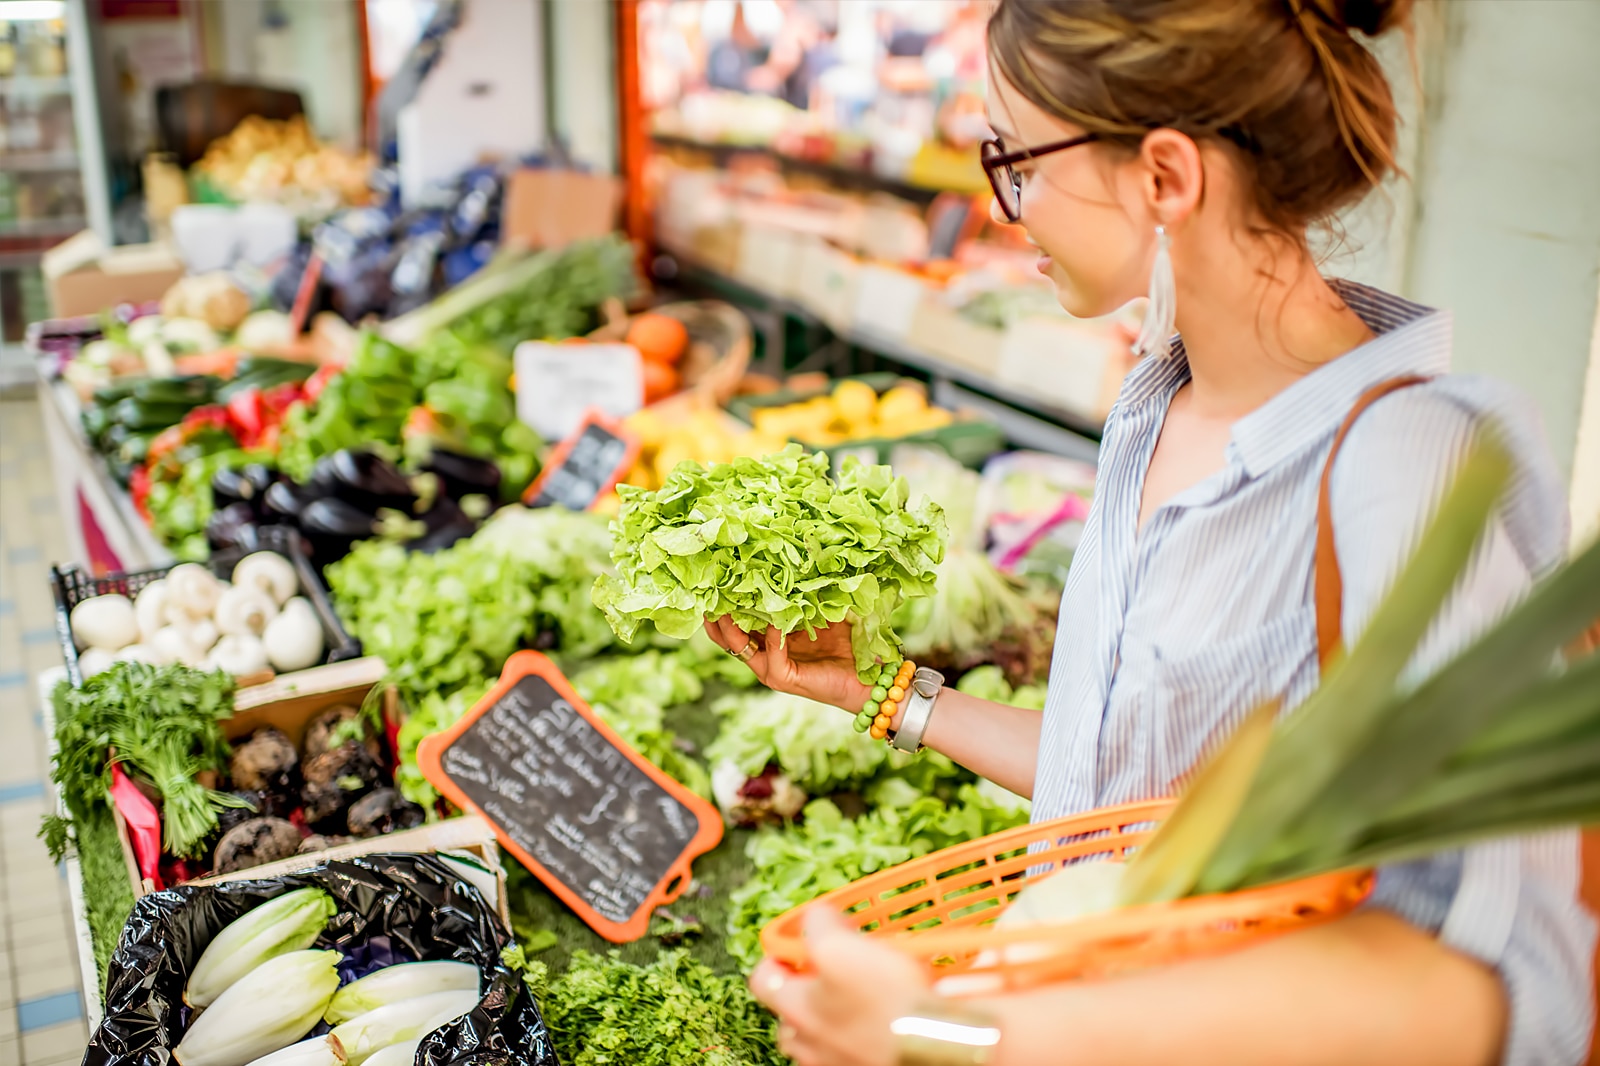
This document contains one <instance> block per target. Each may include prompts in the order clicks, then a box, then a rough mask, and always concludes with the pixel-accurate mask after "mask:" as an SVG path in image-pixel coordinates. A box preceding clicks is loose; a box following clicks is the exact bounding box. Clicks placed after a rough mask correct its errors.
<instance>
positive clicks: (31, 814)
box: [0, 399, 88, 1066]
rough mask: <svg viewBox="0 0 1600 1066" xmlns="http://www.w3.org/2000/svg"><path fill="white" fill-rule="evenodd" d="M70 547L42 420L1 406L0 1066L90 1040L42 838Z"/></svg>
mask: <svg viewBox="0 0 1600 1066" xmlns="http://www.w3.org/2000/svg"><path fill="white" fill-rule="evenodd" d="M61 543H62V537H61V523H60V519H59V517H58V515H57V511H56V502H55V490H54V486H53V484H52V482H51V478H50V460H49V456H48V454H47V453H46V450H45V441H44V430H43V427H42V426H41V424H40V422H39V414H38V409H37V407H36V406H35V404H34V401H32V400H31V399H28V400H11V399H8V400H5V401H0V915H3V919H4V920H3V922H0V1066H21V1064H26V1066H45V1064H56V1063H68V1062H78V1061H80V1060H81V1059H82V1058H83V1048H84V1044H85V1043H86V1042H87V1040H88V1037H87V1034H86V1033H85V1030H84V1020H83V1018H84V1015H83V1003H82V998H81V996H80V994H79V989H80V988H81V987H82V986H81V984H80V982H79V980H78V962H77V958H78V956H77V950H76V947H75V946H74V941H73V936H72V916H71V911H70V910H69V907H68V903H67V883H66V880H65V878H64V876H63V873H62V870H61V869H60V868H59V867H57V866H55V865H54V864H52V863H51V862H50V858H49V856H48V855H47V854H46V852H45V849H44V845H43V844H42V843H40V841H39V840H38V838H37V837H36V836H35V835H34V834H35V833H36V832H37V831H38V828H39V819H40V817H41V816H42V815H43V814H44V811H45V804H46V802H47V800H46V788H47V784H46V782H47V764H46V760H45V746H44V735H43V732H42V731H41V729H40V721H39V713H38V712H39V708H38V705H37V698H36V696H35V693H36V692H37V691H38V686H37V684H36V683H35V679H36V678H37V676H38V675H39V673H40V672H41V671H43V670H46V669H48V668H50V667H52V666H58V665H60V662H61V653H60V651H59V650H58V648H57V645H56V636H55V622H54V617H53V606H52V602H51V597H50V586H49V576H48V575H49V572H50V564H51V562H53V561H57V560H56V559H55V556H56V555H58V554H59V553H60V547H59V545H61Z"/></svg>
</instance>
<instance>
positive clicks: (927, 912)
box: [761, 800, 1374, 996]
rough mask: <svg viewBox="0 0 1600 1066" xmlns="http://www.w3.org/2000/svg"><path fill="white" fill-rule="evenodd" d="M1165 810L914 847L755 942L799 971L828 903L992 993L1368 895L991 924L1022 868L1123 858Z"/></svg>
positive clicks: (1211, 899) (1262, 929)
mask: <svg viewBox="0 0 1600 1066" xmlns="http://www.w3.org/2000/svg"><path fill="white" fill-rule="evenodd" d="M1172 807H1173V801H1171V800H1156V801H1151V802H1146V803H1130V804H1126V805H1124V806H1120V807H1106V808H1102V809H1100V810H1095V811H1089V812H1087V813H1085V814H1080V815H1074V816H1071V817H1068V818H1059V819H1056V820H1055V821H1050V822H1040V823H1038V824H1036V825H1027V826H1021V827H1019V828H1016V829H1011V830H1007V831H1006V832H1003V833H996V834H994V835H992V836H987V837H984V838H982V839H981V840H974V841H969V842H968V843H965V844H958V845H956V846H955V847H951V848H946V849H944V850H943V851H937V852H934V853H933V854H931V855H925V856H923V857H922V858H920V859H914V860H912V861H911V862H907V863H903V864H901V865H899V866H896V867H893V868H892V869H888V870H883V871H881V872H879V873H876V874H873V875H871V876H868V877H863V878H861V879H860V880H858V881H856V882H854V883H852V884H849V885H846V886H844V887H843V888H839V889H835V890H834V891H832V892H829V893H828V894H826V895H824V896H822V897H820V898H819V899H817V900H814V901H812V902H811V903H808V904H806V905H805V906H804V907H797V908H795V909H794V910H792V911H790V912H789V913H787V914H785V915H783V916H782V917H779V918H777V919H775V920H774V921H772V922H771V923H770V924H768V925H767V927H766V928H765V929H763V930H762V931H761V944H762V947H763V949H764V950H765V951H766V953H767V955H768V956H769V957H770V958H773V959H776V960H778V961H780V962H782V963H785V964H786V965H788V966H790V967H793V968H794V969H797V970H802V971H803V970H805V969H806V968H807V967H808V966H809V962H810V960H809V958H808V956H807V953H806V942H805V937H804V935H803V932H802V929H801V925H802V918H801V916H802V913H803V912H804V911H805V910H806V909H807V908H809V907H812V906H824V907H830V908H833V909H835V910H838V911H839V912H841V913H842V914H844V915H845V917H847V918H848V919H849V920H850V921H851V922H852V923H854V924H856V925H858V926H859V927H860V928H861V930H862V931H863V932H865V933H868V934H870V935H873V936H878V937H882V938H884V939H885V940H886V941H887V942H888V943H889V944H891V945H892V946H894V947H896V948H898V949H900V950H901V951H903V952H905V953H906V954H907V955H910V956H912V957H913V958H915V959H917V960H918V961H919V962H921V963H923V964H924V965H926V966H927V967H928V969H929V971H930V974H931V975H932V977H933V978H934V981H935V989H936V990H937V991H938V992H939V993H941V994H943V995H951V996H977V995H993V994H995V993H997V992H1002V991H1006V990H1014V989H1021V988H1028V987H1031V986H1034V985H1039V984H1045V983H1049V982H1055V981H1065V980H1072V979H1075V978H1084V977H1099V976H1106V975H1110V974H1115V973H1122V972H1126V971H1129V970H1138V969H1144V968H1146V967H1151V966H1160V965H1165V964H1168V963H1172V962H1177V961H1179V960H1182V959H1189V958H1194V957H1197V956H1201V955H1210V954H1216V953H1219V952H1224V951H1230V950H1233V949H1236V948H1240V947H1243V946H1245V945H1247V944H1252V943H1255V942H1257V941H1259V940H1261V939H1264V938H1266V937H1269V936H1273V935H1276V934H1279V933H1287V932H1290V931H1293V930H1295V929H1303V928H1308V927H1310V926H1313V925H1317V924H1319V923H1321V922H1326V921H1331V920H1332V919H1334V918H1338V917H1340V916H1341V915H1343V914H1346V913H1348V912H1349V911H1350V910H1352V909H1353V908H1354V907H1355V906H1356V905H1357V904H1359V903H1360V902H1361V901H1362V900H1363V899H1365V898H1366V897H1367V895H1368V893H1370V892H1371V891H1372V885H1373V881H1374V875H1373V874H1372V872H1371V871H1368V870H1355V871H1341V872H1338V873H1332V874H1324V875H1321V876H1318V877H1311V878H1307V879H1305V880H1301V881H1292V882H1286V883H1284V884H1279V885H1269V886H1266V887H1264V888H1255V889H1247V890H1245V891H1242V892H1231V893H1228V894H1226V895H1217V896H1197V897H1193V898H1190V899H1183V900H1177V901H1175V902H1172V903H1158V904H1150V905H1147V906H1142V907H1129V908H1126V909H1123V910H1119V911H1114V912H1111V913H1109V914H1106V915H1103V916H1099V917H1094V918H1086V919H1080V920H1077V921H1066V922H1056V923H1040V924H1027V925H1016V926H1011V927H1006V928H998V929H997V928H993V926H992V923H993V922H994V919H995V918H996V917H998V916H999V914H1000V912H1001V911H1002V910H1004V908H1005V907H1006V905H1007V904H1009V903H1010V902H1011V900H1012V899H1013V898H1014V897H1015V896H1016V894H1017V892H1018V891H1019V890H1021V888H1022V887H1023V885H1024V884H1025V883H1026V880H1027V879H1028V878H1029V877H1030V876H1035V877H1037V876H1041V875H1042V874H1044V873H1050V872H1054V871H1055V870H1056V869H1059V868H1060V867H1062V866H1064V865H1067V864H1069V863H1071V862H1074V861H1077V860H1080V859H1086V858H1087V859H1109V860H1121V859H1122V858H1123V857H1124V856H1125V855H1126V853H1127V850H1128V849H1129V848H1133V847H1137V846H1138V845H1139V844H1140V843H1141V842H1142V841H1144V840H1145V839H1146V838H1147V837H1149V835H1150V834H1151V833H1152V832H1153V831H1154V826H1155V823H1157V822H1159V821H1160V820H1161V819H1162V818H1163V817H1165V816H1166V814H1167V813H1168V812H1169V811H1170V810H1171V809H1172Z"/></svg>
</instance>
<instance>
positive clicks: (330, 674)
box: [112, 656, 509, 921]
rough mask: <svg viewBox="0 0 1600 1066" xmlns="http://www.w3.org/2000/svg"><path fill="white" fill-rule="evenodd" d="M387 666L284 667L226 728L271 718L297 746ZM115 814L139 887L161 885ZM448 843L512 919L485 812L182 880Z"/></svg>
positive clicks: (205, 881)
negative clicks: (479, 871)
mask: <svg viewBox="0 0 1600 1066" xmlns="http://www.w3.org/2000/svg"><path fill="white" fill-rule="evenodd" d="M386 670H387V668H386V667H385V666H384V663H383V660H382V659H379V658H377V657H375V656H367V657H365V658H361V659H351V660H349V661H347V662H342V663H332V664H330V665H327V666H317V667H312V668H311V669H309V670H300V671H297V672H295V673H292V674H280V675H279V676H278V677H276V678H274V679H273V680H271V681H269V682H267V683H266V684H262V685H253V686H251V687H249V688H244V689H240V690H238V692H237V693H236V695H235V697H234V714H233V717H231V718H229V719H228V720H227V721H226V722H225V723H223V732H224V733H225V734H226V736H227V737H228V739H229V740H230V741H234V740H240V739H243V738H244V737H247V736H249V735H250V734H251V733H253V732H255V731H256V730H257V729H261V728H264V727H266V726H271V727H273V728H276V729H281V730H282V731H283V732H284V734H285V735H286V736H288V738H289V740H290V741H291V742H292V743H293V744H294V745H295V747H296V748H298V747H299V746H300V742H301V740H302V739H303V738H304V737H305V731H306V726H307V725H308V724H309V723H310V721H311V719H312V718H314V717H316V715H318V714H319V713H321V712H322V711H325V710H327V709H328V708H330V707H336V706H338V705H340V704H348V705H350V706H354V707H360V706H361V703H362V701H363V700H364V699H365V698H366V697H367V694H368V693H369V692H371V691H372V687H373V686H374V685H376V684H377V683H378V682H380V681H381V680H382V679H383V676H384V674H385V672H386ZM112 815H113V817H114V819H115V821H116V824H117V836H118V839H119V840H120V841H121V843H122V854H123V860H124V861H125V862H126V864H127V867H128V877H129V880H130V882H131V883H132V886H133V894H134V896H135V897H136V898H137V897H141V896H147V895H149V894H150V893H151V892H153V891H154V890H155V885H154V884H153V883H152V882H151V881H148V880H144V879H142V878H141V877H140V876H139V867H138V862H137V860H136V859H135V858H134V853H133V846H132V844H131V842H130V841H129V839H128V831H127V825H126V823H125V822H124V821H123V819H122V816H121V814H120V813H119V812H118V811H117V809H116V807H115V806H113V807H112ZM448 851H459V852H464V853H466V854H467V855H470V856H472V857H473V859H474V861H475V862H476V863H478V864H481V865H483V866H484V867H485V868H486V870H487V871H488V876H489V878H491V879H493V880H494V881H495V882H496V884H497V885H498V891H497V893H496V894H497V896H498V899H497V900H491V901H490V902H491V903H494V904H495V906H496V909H497V910H498V911H499V912H500V916H501V918H502V919H504V920H507V921H509V919H508V917H507V914H506V893H505V872H504V870H502V869H501V867H500V851H499V845H498V844H496V843H495V838H494V830H493V829H492V828H491V827H490V825H489V823H488V822H486V821H484V820H483V819H482V818H477V817H470V816H462V817H457V818H447V819H445V820H443V821H439V822H433V823H430V824H428V825H422V826H418V827H417V828H415V829H407V830H403V831H401V832H398V833H387V834H384V835H383V836H376V837H368V838H365V839H362V840H355V841H352V842H350V843H349V844H344V845H341V846H339V847H336V848H330V849H327V850H324V851H316V852H310V853H308V854H305V855H293V856H290V857H289V858H287V859H281V860H279V861H277V862H271V863H266V864H264V865H261V866H252V867H250V868H248V869H245V870H237V871H234V872H233V873H227V874H214V875H211V876H209V877H203V878H197V879H195V880H193V881H186V882H183V883H184V884H199V885H214V884H221V883H223V882H226V881H253V880H258V879H262V878H271V877H280V876H283V875H284V874H290V873H298V872H300V871H302V870H309V869H310V868H311V867H313V866H317V865H320V864H322V863H324V862H328V861H331V860H335V859H348V858H352V857H354V856H357V855H370V854H373V853H375V852H417V853H433V852H448ZM480 887H486V886H480Z"/></svg>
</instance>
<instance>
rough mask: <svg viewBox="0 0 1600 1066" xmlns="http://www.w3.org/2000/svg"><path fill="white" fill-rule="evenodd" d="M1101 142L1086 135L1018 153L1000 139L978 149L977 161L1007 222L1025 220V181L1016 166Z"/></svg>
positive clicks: (1025, 149) (1019, 150)
mask: <svg viewBox="0 0 1600 1066" xmlns="http://www.w3.org/2000/svg"><path fill="white" fill-rule="evenodd" d="M1099 139H1100V138H1099V136H1098V135H1096V134H1093V133H1085V134H1084V135H1083V136H1081V137H1073V138H1072V139H1070V140H1066V141H1054V142H1052V143H1050V144H1041V145H1039V146H1038V147H1037V148H1019V149H1017V150H1016V151H1015V152H1008V151H1006V146H1005V144H1004V143H1003V142H1002V141H1001V140H1000V138H998V137H994V138H992V139H990V140H987V141H984V142H983V144H982V146H981V147H979V149H978V159H979V161H980V162H982V163H983V172H984V174H986V175H988V178H989V187H990V188H992V189H993V190H994V198H995V200H996V201H997V202H998V203H999V204H1000V213H1001V214H1003V215H1005V216H1006V221H1007V222H1017V221H1020V220H1021V218H1022V179H1020V178H1018V177H1017V172H1016V171H1015V170H1012V169H1011V168H1012V167H1013V166H1014V165H1015V164H1017V163H1021V162H1024V161H1026V160H1029V159H1038V158H1039V157H1040V156H1045V155H1049V154H1050V153H1051V152H1064V151H1066V150H1067V149H1068V148H1076V147H1078V145H1080V144H1088V143H1089V142H1090V141H1095V140H1099Z"/></svg>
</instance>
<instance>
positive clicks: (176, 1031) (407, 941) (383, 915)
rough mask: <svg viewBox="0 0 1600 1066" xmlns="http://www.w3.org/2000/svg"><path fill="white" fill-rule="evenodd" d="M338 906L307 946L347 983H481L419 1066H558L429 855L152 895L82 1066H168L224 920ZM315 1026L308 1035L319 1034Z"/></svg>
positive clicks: (382, 857) (451, 876)
mask: <svg viewBox="0 0 1600 1066" xmlns="http://www.w3.org/2000/svg"><path fill="white" fill-rule="evenodd" d="M311 886H315V887H318V888H323V889H326V890H327V891H328V893H329V894H330V895H332V896H333V899H334V902H335V903H337V904H338V905H339V913H338V914H337V915H336V916H335V917H334V918H333V919H332V920H330V921H329V923H328V928H327V930H326V931H325V932H324V933H323V935H322V936H321V937H320V938H319V939H318V940H317V943H316V945H315V946H316V947H318V948H332V949H335V950H338V951H342V952H344V953H345V956H346V963H347V964H348V966H341V968H340V970H341V974H342V975H343V976H345V977H353V976H358V975H360V974H364V973H365V972H370V970H372V969H376V968H377V967H378V966H379V965H386V964H388V963H393V962H409V961H433V960H440V959H449V960H455V961H457V962H469V963H472V964H473V965H475V966H477V967H478V970H479V972H480V973H482V974H483V975H484V976H485V979H486V980H485V994H484V996H483V998H482V999H481V1000H480V1001H479V1003H478V1006H477V1007H475V1008H474V1009H473V1010H472V1012H471V1013H469V1014H467V1015H465V1016H464V1017H462V1018H459V1019H457V1020H456V1021H454V1022H451V1023H450V1024H449V1025H447V1026H445V1027H443V1028H442V1029H439V1030H437V1031H436V1032H434V1033H433V1034H432V1035H430V1036H429V1037H428V1038H427V1039H426V1040H424V1041H423V1043H422V1046H421V1048H420V1049H419V1050H418V1055H417V1062H418V1063H420V1064H421V1066H447V1064H448V1066H513V1064H515V1066H521V1064H528V1066H559V1060H558V1059H557V1058H556V1054H555V1051H554V1049H553V1048H552V1047H551V1044H550V1036H549V1032H548V1031H547V1030H546V1029H545V1024H544V1019H543V1018H542V1017H540V1015H539V1007H538V1004H537V1003H535V1002H534V999H533V996H532V995H530V994H529V992H528V989H527V987H526V986H525V985H524V984H523V983H522V979H521V978H520V977H518V976H517V975H516V974H514V973H512V972H511V971H510V970H509V969H507V968H506V966H505V965H504V964H503V963H501V961H500V951H501V949H502V948H504V947H505V946H507V945H508V944H509V943H510V938H509V936H508V935H507V933H506V931H505V928H504V926H502V925H501V923H500V919H499V917H498V916H497V915H496V914H495V913H494V911H493V910H492V909H491V908H490V907H489V905H488V904H487V903H486V902H484V898H483V896H482V895H481V894H480V893H479V892H478V890H477V889H476V888H474V887H473V886H472V885H471V884H470V883H468V882H467V881H466V880H464V879H463V878H461V877H460V876H458V875H457V874H455V873H453V872H452V871H451V870H450V868H449V867H448V866H446V865H445V864H443V863H441V862H440V861H439V860H437V859H434V858H432V857H430V856H427V855H414V854H379V855H363V856H361V857H359V858H354V859H348V860H345V861H343V862H330V863H326V864H324V865H322V866H318V867H315V868H314V869H311V870H307V871H305V872H304V873H298V874H290V875H287V876H284V877H275V878H272V879H270V880H259V881H230V882H227V883H225V884H220V885H206V886H197V885H186V886H181V887H178V888H171V889H167V890H166V891H164V892H157V893H154V894H153V895H149V896H146V897H144V898H143V899H141V900H139V902H138V903H137V904H136V905H135V906H134V908H133V914H132V916H131V917H129V919H128V924H127V926H126V928H124V929H123V931H122V939H121V941H120V942H119V943H118V944H117V950H116V953H115V954H113V955H112V956H111V961H110V963H109V964H108V965H107V968H106V969H107V976H106V1010H105V1018H104V1019H103V1020H102V1021H101V1022H100V1027H99V1028H98V1029H96V1030H95V1033H94V1036H93V1037H92V1038H91V1039H90V1041H89V1049H88V1051H87V1052H85V1054H84V1058H83V1066H167V1064H169V1063H171V1062H172V1061H173V1060H172V1056H171V1052H170V1051H169V1050H168V1049H170V1048H174V1047H177V1045H178V1041H179V1040H180V1039H181V1038H182V1036H183V1031H184V1027H185V1026H186V1024H187V1022H188V1018H189V1014H190V1011H189V1008H188V1007H185V1006H184V1005H183V988H184V985H185V984H186V983H187V982H188V980H189V972H190V970H191V969H192V968H193V967H194V964H195V963H196V962H198V961H199V960H200V954H201V952H203V951H204V950H205V948H206V945H208V944H210V943H211V940H212V938H213V937H215V936H216V935H217V934H218V933H219V932H221V931H222V929H223V927H225V926H226V925H227V924H228V923H229V922H231V921H233V920H234V919H235V918H238V917H239V916H240V915H242V914H244V913H245V912H246V911H248V910H251V909H252V908H254V907H257V906H259V905H260V904H262V903H265V902H266V901H267V900H270V899H273V898H274V897H276V896H281V895H283V894H284V893H285V892H289V891H292V890H294V889H297V888H307V887H311ZM325 1028H326V1027H325V1026H319V1027H318V1028H317V1029H316V1030H313V1033H318V1032H322V1031H325Z"/></svg>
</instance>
